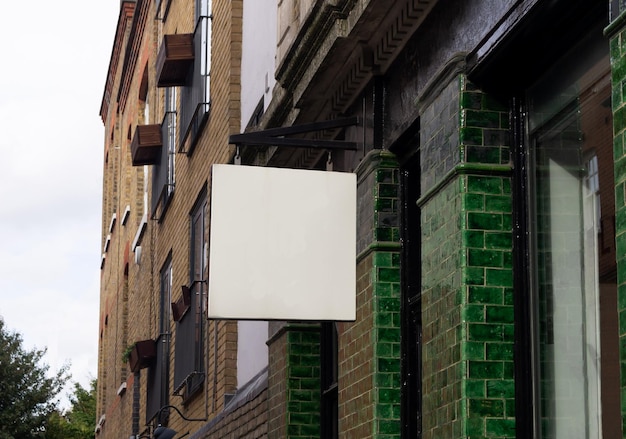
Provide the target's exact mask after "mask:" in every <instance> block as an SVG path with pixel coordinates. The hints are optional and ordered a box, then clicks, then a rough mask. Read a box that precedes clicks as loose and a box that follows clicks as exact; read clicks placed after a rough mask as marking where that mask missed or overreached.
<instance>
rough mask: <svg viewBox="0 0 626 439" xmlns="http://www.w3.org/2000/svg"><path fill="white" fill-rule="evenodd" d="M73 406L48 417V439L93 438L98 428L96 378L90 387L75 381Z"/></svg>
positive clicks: (71, 399) (71, 400) (71, 397)
mask: <svg viewBox="0 0 626 439" xmlns="http://www.w3.org/2000/svg"><path fill="white" fill-rule="evenodd" d="M70 404H71V407H70V408H69V410H67V411H66V412H65V413H61V412H59V411H55V412H54V413H52V414H51V415H50V418H49V419H48V425H47V427H46V439H91V438H93V432H94V429H95V428H96V380H92V381H91V383H90V389H89V390H87V389H85V388H83V387H82V386H81V385H80V384H79V383H74V394H73V395H71V396H70Z"/></svg>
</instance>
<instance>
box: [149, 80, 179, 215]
mask: <svg viewBox="0 0 626 439" xmlns="http://www.w3.org/2000/svg"><path fill="white" fill-rule="evenodd" d="M176 123H177V120H176V88H175V87H167V88H166V89H165V116H163V122H162V123H161V128H160V129H161V138H162V142H163V146H162V148H161V159H160V161H159V164H158V165H155V166H154V168H153V170H152V218H153V219H157V220H159V221H160V220H161V219H162V218H163V216H164V215H165V211H166V210H167V207H168V206H169V202H170V199H171V197H172V195H173V194H174V187H175V185H176V174H175V169H176V167H175V160H176V128H177V127H176Z"/></svg>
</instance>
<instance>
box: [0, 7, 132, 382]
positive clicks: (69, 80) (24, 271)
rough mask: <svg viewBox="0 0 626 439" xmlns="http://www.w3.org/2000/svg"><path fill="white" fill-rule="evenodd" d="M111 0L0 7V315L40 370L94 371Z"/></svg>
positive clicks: (86, 376)
mask: <svg viewBox="0 0 626 439" xmlns="http://www.w3.org/2000/svg"><path fill="white" fill-rule="evenodd" d="M119 4H120V2H119V1H118V0H98V1H93V2H92V1H89V2H84V1H79V0H61V1H56V2H51V1H49V0H33V1H17V2H7V3H6V4H4V6H3V10H2V14H0V47H1V49H2V50H0V56H2V57H3V59H2V61H1V62H0V65H1V66H2V67H1V68H0V129H1V133H2V134H1V135H0V151H1V153H2V157H1V159H0V163H1V164H2V172H0V202H1V205H0V295H1V297H2V300H1V301H0V316H2V318H3V319H4V321H5V326H6V327H7V328H8V329H9V330H11V331H14V332H18V333H20V334H21V335H22V337H23V341H24V346H25V348H27V349H29V350H30V349H33V348H37V349H44V348H47V350H48V352H47V354H46V356H45V357H44V360H45V362H46V363H47V364H48V365H49V366H50V369H51V371H56V370H58V369H59V368H60V367H61V366H62V365H63V364H65V363H70V364H71V368H70V371H71V374H72V380H73V381H76V382H79V383H81V384H82V385H83V386H84V387H87V386H88V383H89V381H90V380H91V379H92V378H95V377H96V375H97V348H98V315H99V309H98V307H99V300H98V295H99V282H100V256H101V243H100V241H101V238H100V231H101V190H102V151H103V135H104V134H103V133H104V127H103V124H102V121H101V120H100V117H99V114H98V113H99V110H100V103H101V99H102V93H103V90H104V82H105V80H106V74H107V68H108V64H109V58H110V54H111V48H112V44H113V37H114V35H115V26H116V24H117V17H118V11H119Z"/></svg>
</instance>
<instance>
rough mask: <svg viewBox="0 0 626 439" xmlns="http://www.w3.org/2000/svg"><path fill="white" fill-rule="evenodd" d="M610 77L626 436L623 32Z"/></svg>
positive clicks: (614, 41) (616, 38)
mask: <svg viewBox="0 0 626 439" xmlns="http://www.w3.org/2000/svg"><path fill="white" fill-rule="evenodd" d="M610 49H611V73H612V78H611V79H612V87H613V96H612V105H613V152H614V161H615V165H614V166H615V167H614V176H615V241H616V248H617V251H616V258H617V307H618V310H617V311H618V316H619V338H620V352H619V358H620V366H621V388H622V397H621V411H622V431H624V432H626V30H622V31H621V32H619V33H616V34H614V35H613V36H612V38H611V40H610Z"/></svg>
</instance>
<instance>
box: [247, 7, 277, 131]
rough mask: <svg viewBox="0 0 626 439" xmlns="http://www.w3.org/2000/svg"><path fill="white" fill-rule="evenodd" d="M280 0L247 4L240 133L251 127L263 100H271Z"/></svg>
mask: <svg viewBox="0 0 626 439" xmlns="http://www.w3.org/2000/svg"><path fill="white" fill-rule="evenodd" d="M277 3H278V1H277V0H244V2H243V44H242V59H241V130H242V131H243V130H244V129H245V127H246V126H247V125H248V121H249V120H250V117H251V116H252V114H253V112H254V109H255V108H256V106H257V104H258V103H259V100H260V99H261V97H264V108H265V109H266V108H267V106H268V105H269V102H270V99H271V97H272V89H273V88H274V84H275V83H276V80H275V79H274V71H275V58H276V32H277V28H276V26H277V24H276V23H277V18H276V17H277V11H278V5H277Z"/></svg>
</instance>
